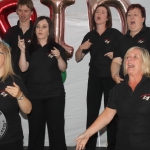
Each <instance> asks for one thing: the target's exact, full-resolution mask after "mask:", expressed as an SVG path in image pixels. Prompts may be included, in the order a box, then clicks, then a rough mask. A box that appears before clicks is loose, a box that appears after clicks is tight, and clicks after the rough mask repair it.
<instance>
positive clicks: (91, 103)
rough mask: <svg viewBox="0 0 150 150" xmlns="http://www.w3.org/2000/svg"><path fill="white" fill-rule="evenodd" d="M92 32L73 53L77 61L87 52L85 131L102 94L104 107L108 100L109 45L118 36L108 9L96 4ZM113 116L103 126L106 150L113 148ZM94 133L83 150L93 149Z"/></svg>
mask: <svg viewBox="0 0 150 150" xmlns="http://www.w3.org/2000/svg"><path fill="white" fill-rule="evenodd" d="M92 20H93V26H94V29H93V30H92V31H90V32H88V33H87V34H86V35H85V36H84V38H83V41H82V43H81V45H80V46H79V48H78V50H77V51H76V61H77V62H80V61H81V60H82V59H84V57H85V56H86V54H87V53H90V56H91V58H90V63H89V66H90V67H89V68H90V69H89V79H88V89H87V124H86V127H87V128H88V127H89V126H90V125H91V124H92V123H93V122H94V120H95V119H96V118H97V116H98V114H99V109H100V106H101V99H102V94H103V93H104V105H105V106H106V104H107V101H108V93H109V90H110V89H111V88H112V87H113V86H114V85H115V82H114V81H113V79H112V77H111V72H110V65H111V61H112V58H113V51H114V49H113V46H114V44H115V42H116V41H117V40H118V39H119V37H120V36H122V34H121V33H120V31H118V30H117V29H114V28H112V17H111V11H110V9H109V7H108V6H107V5H105V4H100V5H98V6H97V7H96V8H95V11H94V13H93V18H92ZM115 137H116V117H115V118H114V119H113V121H112V122H111V123H110V124H109V125H108V126H107V141H108V147H107V149H108V150H114V149H115V142H116V138H115ZM96 140H97V134H94V135H93V136H92V137H91V138H90V140H89V142H88V144H87V145H86V150H95V147H96Z"/></svg>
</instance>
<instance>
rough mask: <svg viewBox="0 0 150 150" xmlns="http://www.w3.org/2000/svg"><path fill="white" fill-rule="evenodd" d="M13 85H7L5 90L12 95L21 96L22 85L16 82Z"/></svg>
mask: <svg viewBox="0 0 150 150" xmlns="http://www.w3.org/2000/svg"><path fill="white" fill-rule="evenodd" d="M13 85H14V86H7V87H6V88H5V91H6V92H8V93H9V94H10V95H11V96H12V97H15V98H19V97H21V95H22V92H21V90H20V87H19V86H18V85H17V84H16V83H15V82H13Z"/></svg>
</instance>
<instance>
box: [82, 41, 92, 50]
mask: <svg viewBox="0 0 150 150" xmlns="http://www.w3.org/2000/svg"><path fill="white" fill-rule="evenodd" d="M91 45H92V43H91V42H90V40H89V39H88V40H87V41H85V42H84V43H83V44H81V45H80V49H81V50H86V49H89V48H90V47H91Z"/></svg>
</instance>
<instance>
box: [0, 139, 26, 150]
mask: <svg viewBox="0 0 150 150" xmlns="http://www.w3.org/2000/svg"><path fill="white" fill-rule="evenodd" d="M0 150H23V141H22V140H21V141H17V142H14V143H9V144H5V145H0Z"/></svg>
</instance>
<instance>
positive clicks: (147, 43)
mask: <svg viewBox="0 0 150 150" xmlns="http://www.w3.org/2000/svg"><path fill="white" fill-rule="evenodd" d="M133 46H138V47H142V48H145V49H147V50H148V51H149V52H150V28H149V27H146V26H144V27H143V28H142V30H141V31H140V32H139V33H138V34H136V35H135V36H134V37H132V36H131V35H130V30H129V31H128V32H127V33H126V34H125V35H123V36H122V37H121V38H120V39H119V40H118V41H117V42H116V43H115V47H114V48H115V50H114V58H115V57H121V58H122V59H124V56H125V54H126V52H127V50H128V49H129V48H131V47H133Z"/></svg>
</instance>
